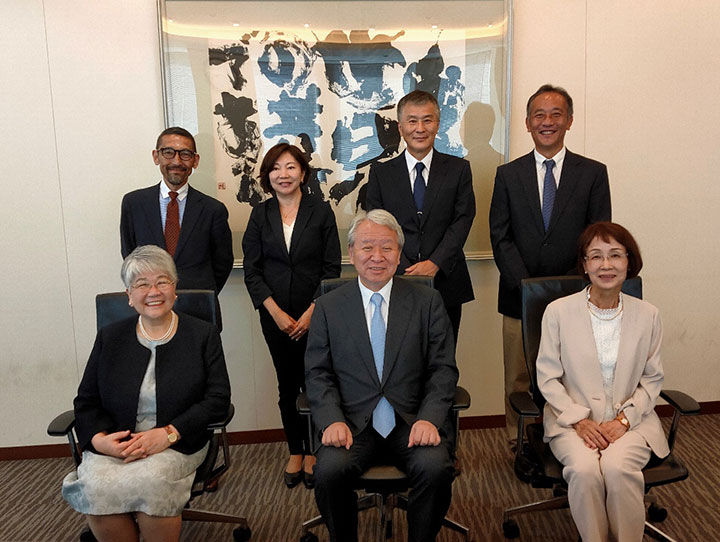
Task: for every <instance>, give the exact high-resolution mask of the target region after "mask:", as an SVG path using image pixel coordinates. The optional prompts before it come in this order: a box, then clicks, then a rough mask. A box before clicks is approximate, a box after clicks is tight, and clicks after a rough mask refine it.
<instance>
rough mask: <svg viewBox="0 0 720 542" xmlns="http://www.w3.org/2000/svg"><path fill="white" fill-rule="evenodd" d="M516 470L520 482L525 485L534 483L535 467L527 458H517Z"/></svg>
mask: <svg viewBox="0 0 720 542" xmlns="http://www.w3.org/2000/svg"><path fill="white" fill-rule="evenodd" d="M514 470H515V476H517V478H518V480H520V481H521V482H525V483H530V482H532V479H533V476H534V475H535V465H534V464H533V463H531V462H530V461H529V460H528V459H527V458H525V457H523V456H518V457H516V458H515V465H514Z"/></svg>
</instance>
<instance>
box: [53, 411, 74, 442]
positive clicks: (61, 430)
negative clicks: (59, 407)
mask: <svg viewBox="0 0 720 542" xmlns="http://www.w3.org/2000/svg"><path fill="white" fill-rule="evenodd" d="M73 427H75V411H74V410H66V411H65V412H63V413H62V414H60V415H59V416H56V417H55V419H54V420H53V421H51V422H50V425H48V428H47V434H48V435H50V436H51V437H64V436H65V435H67V434H68V433H70V431H72V430H73Z"/></svg>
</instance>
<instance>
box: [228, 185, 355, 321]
mask: <svg viewBox="0 0 720 542" xmlns="http://www.w3.org/2000/svg"><path fill="white" fill-rule="evenodd" d="M242 247H243V253H244V260H243V267H244V269H245V285H246V286H247V289H248V292H249V293H250V299H251V300H252V303H253V305H254V306H255V308H260V307H262V303H263V301H265V299H267V298H268V297H270V296H272V298H273V299H274V300H275V302H276V303H277V304H278V305H279V306H280V308H281V309H282V310H284V311H285V312H287V313H288V314H289V315H290V316H292V317H293V318H298V317H300V316H301V315H302V313H303V312H305V310H306V309H307V308H308V307H309V306H310V303H312V301H313V299H315V298H316V297H317V296H318V295H320V282H321V281H322V280H323V279H329V278H335V277H339V276H340V258H341V257H340V239H339V238H338V231H337V225H336V224H335V215H334V213H333V212H332V209H331V208H330V204H328V203H326V202H323V201H322V200H320V199H318V198H317V197H314V196H309V195H307V194H303V196H302V199H301V200H300V207H299V209H298V213H297V217H296V218H295V227H294V228H293V232H292V237H291V239H290V253H288V250H287V246H286V245H285V237H284V236H283V226H282V217H281V216H280V205H279V203H278V200H277V198H274V197H272V198H269V199H267V200H266V201H264V202H263V203H261V204H260V205H258V206H257V207H255V208H254V209H253V210H252V213H251V214H250V220H249V221H248V225H247V229H246V230H245V235H244V236H243V240H242ZM263 310H264V309H263Z"/></svg>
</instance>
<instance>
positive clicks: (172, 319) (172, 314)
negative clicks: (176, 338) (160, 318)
mask: <svg viewBox="0 0 720 542" xmlns="http://www.w3.org/2000/svg"><path fill="white" fill-rule="evenodd" d="M176 319H177V316H176V315H175V312H174V311H170V327H169V328H168V330H167V331H166V332H165V335H163V336H162V337H160V338H159V339H153V338H152V337H151V336H150V335H148V333H147V331H145V326H143V323H142V315H140V316H138V326H139V327H140V333H142V336H143V337H145V338H146V339H147V340H148V341H150V342H155V343H159V342H162V341H164V340H165V339H167V338H168V337H170V335H171V334H172V330H173V327H175V320H176Z"/></svg>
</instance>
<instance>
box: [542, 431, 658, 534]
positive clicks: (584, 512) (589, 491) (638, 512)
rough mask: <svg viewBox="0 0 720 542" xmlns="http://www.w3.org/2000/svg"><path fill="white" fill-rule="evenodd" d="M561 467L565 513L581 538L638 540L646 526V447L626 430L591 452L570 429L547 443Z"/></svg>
mask: <svg viewBox="0 0 720 542" xmlns="http://www.w3.org/2000/svg"><path fill="white" fill-rule="evenodd" d="M550 448H551V449H552V451H553V454H555V457H557V459H558V461H560V462H561V463H562V464H563V465H564V466H565V468H564V469H563V478H565V480H566V481H567V483H568V500H569V502H570V513H571V514H572V517H573V519H574V520H575V526H576V527H577V530H578V532H579V533H580V536H581V537H582V540H583V542H606V541H607V540H609V533H612V535H613V536H614V537H615V539H616V540H617V541H618V542H641V541H642V539H643V530H644V526H645V504H644V502H643V495H644V489H645V481H644V479H643V474H642V468H643V467H644V466H645V465H646V464H647V462H648V460H649V459H650V447H649V446H648V444H647V442H646V441H645V438H644V437H643V436H642V435H641V434H640V433H638V432H637V431H628V432H627V433H625V434H624V435H623V436H622V437H620V438H619V439H618V440H616V441H615V442H614V443H612V444H610V446H608V447H607V448H605V449H604V450H591V449H590V448H588V447H587V446H585V443H584V441H583V440H582V439H581V438H580V437H579V436H578V435H577V433H576V432H575V431H571V432H568V433H563V434H562V435H559V436H557V437H555V438H554V439H553V440H552V441H550Z"/></svg>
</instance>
